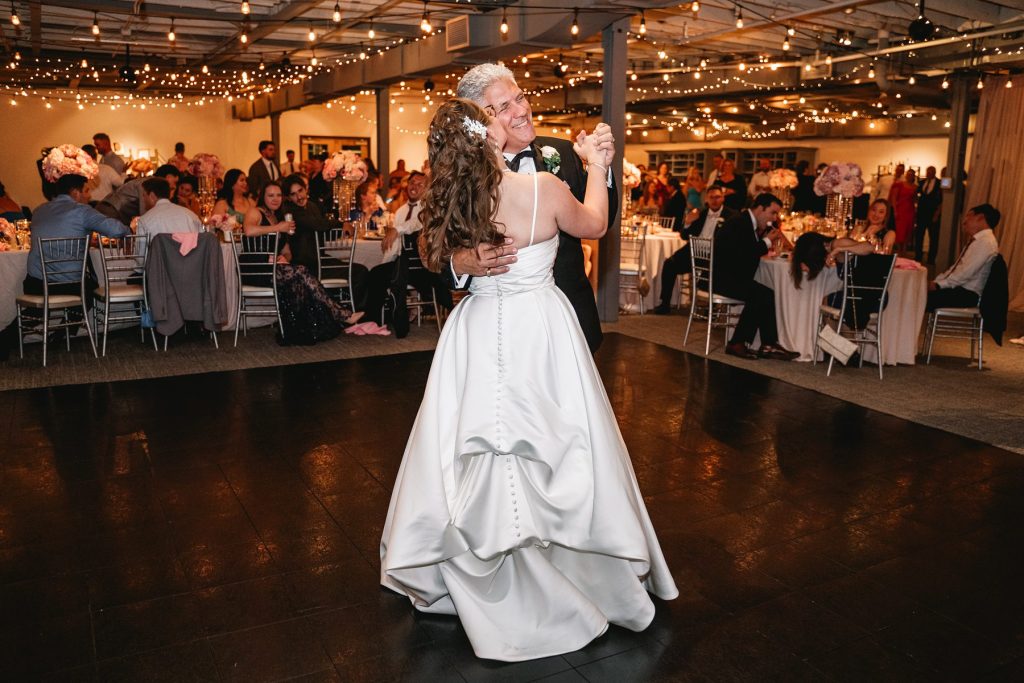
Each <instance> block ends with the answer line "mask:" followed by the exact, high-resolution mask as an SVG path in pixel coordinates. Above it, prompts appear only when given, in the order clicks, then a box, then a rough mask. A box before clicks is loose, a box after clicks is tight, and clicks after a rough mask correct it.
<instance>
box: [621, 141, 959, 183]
mask: <svg viewBox="0 0 1024 683" xmlns="http://www.w3.org/2000/svg"><path fill="white" fill-rule="evenodd" d="M972 140H973V138H969V139H968V141H967V148H968V158H969V157H970V147H971V142H972ZM948 142H949V138H946V137H914V138H911V137H903V138H895V137H890V138H840V139H836V138H803V139H800V140H792V141H787V140H764V141H761V140H758V141H745V140H744V141H736V140H725V141H715V142H708V143H697V144H694V143H652V144H646V145H637V144H627V145H626V158H627V159H628V160H630V161H632V162H633V163H635V164H636V163H643V164H646V163H647V151H648V150H659V151H663V150H682V149H718V148H722V147H727V148H743V149H760V148H765V147H772V148H784V147H787V146H791V147H804V148H815V149H817V157H816V160H817V163H821V162H824V163H831V162H833V161H847V162H848V161H852V162H855V163H857V164H859V165H860V167H861V168H862V169H863V170H864V174H865V176H867V175H869V174H871V173H874V172H875V170H876V169H877V168H878V166H879V165H887V164H889V163H899V162H901V161H902V162H905V163H908V164H910V165H913V166H920V167H921V168H922V169H924V168H926V167H928V166H935V168H936V169H939V170H941V169H942V167H943V166H945V165H946V150H947V146H948Z"/></svg>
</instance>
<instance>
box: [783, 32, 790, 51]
mask: <svg viewBox="0 0 1024 683" xmlns="http://www.w3.org/2000/svg"><path fill="white" fill-rule="evenodd" d="M789 48H790V45H789V37H788V36H787V37H786V38H783V39H782V51H783V52H788V51H789Z"/></svg>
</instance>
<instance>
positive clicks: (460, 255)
mask: <svg viewBox="0 0 1024 683" xmlns="http://www.w3.org/2000/svg"><path fill="white" fill-rule="evenodd" d="M517 251H518V250H517V249H516V248H515V247H514V246H512V238H511V237H506V238H505V242H504V243H503V244H481V245H480V246H478V247H477V248H476V249H456V250H455V252H454V253H453V254H452V268H453V269H454V270H455V274H456V275H472V276H473V277H487V276H489V275H501V274H502V273H507V272H508V266H509V264H510V263H515V262H516V252H517Z"/></svg>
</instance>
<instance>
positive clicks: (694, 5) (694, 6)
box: [690, 0, 700, 14]
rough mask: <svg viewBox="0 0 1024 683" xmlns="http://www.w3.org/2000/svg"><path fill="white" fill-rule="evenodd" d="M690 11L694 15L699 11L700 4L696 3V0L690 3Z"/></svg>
mask: <svg viewBox="0 0 1024 683" xmlns="http://www.w3.org/2000/svg"><path fill="white" fill-rule="evenodd" d="M690 11H691V12H693V13H694V14H696V13H697V12H699V11H700V3H699V2H697V0H693V2H691V3H690Z"/></svg>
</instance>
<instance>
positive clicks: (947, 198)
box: [935, 74, 971, 273]
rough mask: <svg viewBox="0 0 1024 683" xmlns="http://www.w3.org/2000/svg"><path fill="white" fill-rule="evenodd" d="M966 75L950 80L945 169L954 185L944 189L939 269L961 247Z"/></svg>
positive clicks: (968, 90) (968, 117) (968, 93)
mask: <svg viewBox="0 0 1024 683" xmlns="http://www.w3.org/2000/svg"><path fill="white" fill-rule="evenodd" d="M969 79H970V77H969V76H968V75H967V74H956V75H955V76H954V77H953V80H952V81H951V82H950V84H949V87H950V90H951V91H952V93H951V94H952V104H951V106H950V112H949V130H950V135H949V147H948V149H947V151H946V170H947V172H948V174H949V177H950V178H951V179H952V181H953V186H952V187H951V188H950V189H948V190H944V191H943V192H942V217H941V227H940V228H939V251H938V253H937V254H936V257H935V268H936V272H939V273H941V272H942V271H944V270H946V269H947V268H949V267H950V266H951V265H952V264H953V262H954V261H956V257H957V251H958V248H959V239H958V237H959V233H960V216H961V215H962V214H963V210H964V194H965V192H964V169H965V168H966V167H967V134H968V132H969V131H968V127H969V126H970V123H971V84H970V82H969Z"/></svg>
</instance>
